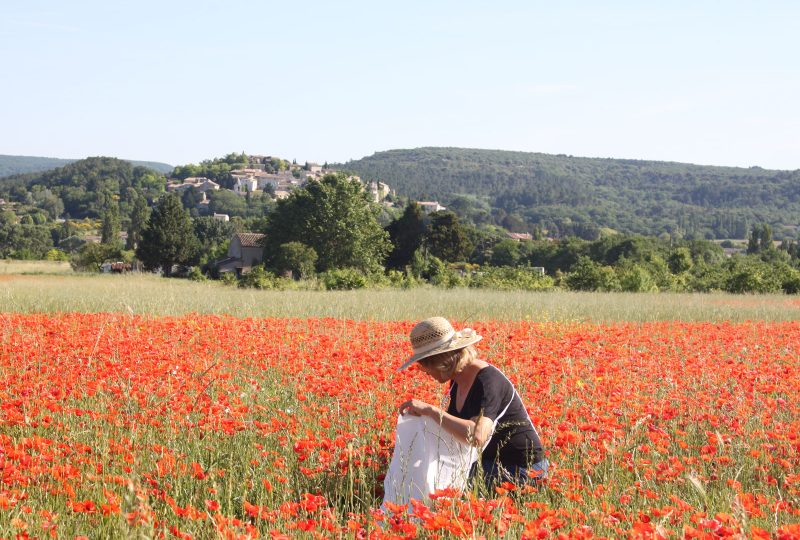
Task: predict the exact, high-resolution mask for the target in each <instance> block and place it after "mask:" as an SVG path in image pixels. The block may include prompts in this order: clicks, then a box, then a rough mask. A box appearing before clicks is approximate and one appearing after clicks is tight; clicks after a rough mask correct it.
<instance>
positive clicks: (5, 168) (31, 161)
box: [0, 155, 172, 178]
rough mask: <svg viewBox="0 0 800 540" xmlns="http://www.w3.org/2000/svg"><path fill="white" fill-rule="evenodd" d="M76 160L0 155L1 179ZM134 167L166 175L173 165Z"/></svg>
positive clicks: (151, 163) (139, 164) (144, 163)
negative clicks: (145, 168)
mask: <svg viewBox="0 0 800 540" xmlns="http://www.w3.org/2000/svg"><path fill="white" fill-rule="evenodd" d="M75 161H78V160H76V159H60V158H48V157H36V156H5V155H0V178H3V177H7V176H14V175H19V174H30V173H38V172H44V171H50V170H53V169H57V168H59V167H63V166H64V165H68V164H70V163H74V162H75ZM130 163H131V164H132V165H133V166H134V167H147V168H148V169H153V170H154V171H158V172H160V173H163V174H166V173H168V172H170V171H172V165H167V164H166V163H158V162H156V161H130Z"/></svg>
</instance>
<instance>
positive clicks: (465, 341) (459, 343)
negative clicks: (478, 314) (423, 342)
mask: <svg viewBox="0 0 800 540" xmlns="http://www.w3.org/2000/svg"><path fill="white" fill-rule="evenodd" d="M482 339H483V336H480V335H478V334H474V335H472V336H469V337H461V338H453V340H452V341H450V342H449V343H447V344H445V345H443V346H441V347H438V348H436V349H432V350H430V351H425V352H424V353H419V354H415V355H414V356H412V357H411V358H409V359H408V360H406V361H405V362H404V363H403V365H402V366H400V367H399V368H397V371H398V372H400V371H403V370H404V369H406V368H407V367H409V366H410V365H411V364H413V363H415V362H419V361H420V360H422V359H423V358H428V357H429V356H434V355H436V354H441V353H445V352H450V351H457V350H458V349H463V348H464V347H469V346H470V345H474V344H476V343H477V342H479V341H480V340H482Z"/></svg>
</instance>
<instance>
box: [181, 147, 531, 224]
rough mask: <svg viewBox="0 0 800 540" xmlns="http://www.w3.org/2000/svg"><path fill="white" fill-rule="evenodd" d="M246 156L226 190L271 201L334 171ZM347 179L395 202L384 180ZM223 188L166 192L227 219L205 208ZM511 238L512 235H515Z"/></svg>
mask: <svg viewBox="0 0 800 540" xmlns="http://www.w3.org/2000/svg"><path fill="white" fill-rule="evenodd" d="M248 158H249V164H248V166H247V167H246V168H240V169H233V170H231V177H232V180H233V185H232V188H231V189H230V190H229V191H232V192H233V193H236V194H237V195H240V196H242V197H246V196H248V195H249V196H258V195H263V194H267V195H268V196H269V197H270V198H272V199H273V200H280V199H285V198H287V197H288V196H289V194H290V193H291V192H292V191H294V190H295V189H297V188H299V187H302V186H304V185H305V184H306V182H308V181H311V180H319V179H321V178H322V177H323V176H324V175H325V174H328V173H335V172H337V171H336V169H332V168H327V167H325V166H323V165H319V164H317V163H306V164H305V165H298V164H297V163H292V164H290V165H289V167H288V168H287V169H285V170H282V171H279V172H273V171H270V170H268V167H269V164H271V163H273V162H274V161H275V159H276V158H274V157H273V156H262V155H251V156H248ZM278 159H279V158H278ZM348 178H349V179H351V180H356V181H358V182H360V183H361V184H362V186H363V188H364V190H365V191H367V192H368V193H369V196H370V199H371V200H372V202H374V203H378V204H382V205H384V206H386V207H389V208H391V207H396V206H397V204H395V202H393V201H390V200H387V199H389V197H390V195H391V196H396V195H397V193H396V192H395V190H394V189H392V188H391V186H389V185H388V184H386V183H385V182H381V181H380V180H372V181H369V182H364V181H362V180H361V178H360V177H358V176H355V175H350V176H348ZM225 189H226V188H224V187H222V186H221V185H220V184H219V183H217V182H214V181H213V180H211V179H209V178H205V177H203V176H196V177H188V178H184V179H180V180H179V179H168V181H167V185H166V191H167V192H168V193H178V194H181V193H183V192H185V191H189V190H192V191H194V192H195V193H197V194H198V196H199V201H198V203H197V209H198V211H199V213H200V215H213V217H214V218H215V219H219V220H222V221H228V220H229V219H230V216H228V215H227V214H214V213H213V212H211V211H210V210H209V208H208V207H209V203H210V200H211V199H210V197H209V192H211V191H218V190H225ZM417 204H419V206H420V208H421V209H422V211H423V212H424V213H425V214H431V213H433V212H442V211H445V210H447V208H446V207H445V206H442V205H441V204H439V202H438V201H418V202H417ZM517 236H519V235H517ZM514 237H515V238H516V236H514ZM522 237H523V238H525V237H527V238H530V235H522Z"/></svg>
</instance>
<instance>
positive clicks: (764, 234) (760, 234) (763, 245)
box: [747, 223, 775, 254]
mask: <svg viewBox="0 0 800 540" xmlns="http://www.w3.org/2000/svg"><path fill="white" fill-rule="evenodd" d="M773 249H775V246H774V245H773V244H772V228H771V227H770V226H769V224H767V223H762V224H760V225H753V229H752V230H751V231H750V237H749V238H748V239H747V253H748V254H753V253H762V252H764V251H771V250H773Z"/></svg>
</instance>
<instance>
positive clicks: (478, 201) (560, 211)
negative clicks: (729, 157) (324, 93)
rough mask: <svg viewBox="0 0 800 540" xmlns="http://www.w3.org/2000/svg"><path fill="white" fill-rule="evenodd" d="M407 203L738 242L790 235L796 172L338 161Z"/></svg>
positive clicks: (530, 227) (561, 158)
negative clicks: (761, 233)
mask: <svg viewBox="0 0 800 540" xmlns="http://www.w3.org/2000/svg"><path fill="white" fill-rule="evenodd" d="M337 167H338V168H341V169H343V170H346V171H350V172H352V173H354V174H357V175H359V176H360V177H362V178H363V179H365V180H381V181H383V182H386V183H388V184H389V185H390V186H391V187H392V188H394V189H396V190H397V192H398V193H401V194H402V195H403V196H407V197H409V198H411V199H415V200H437V201H438V202H440V203H441V204H443V205H444V206H447V207H448V208H449V209H452V210H454V211H456V212H457V213H459V214H460V215H462V216H464V217H465V218H466V219H468V220H470V221H472V222H473V223H475V224H478V225H479V224H483V223H492V224H495V225H500V226H503V227H505V228H507V229H509V230H512V231H515V232H537V231H538V232H544V233H545V234H547V235H548V236H551V237H565V236H578V237H581V238H585V239H588V240H593V239H596V238H599V237H600V236H601V233H602V232H603V229H611V230H614V231H616V232H619V233H623V234H640V235H646V236H662V237H666V236H669V237H671V238H698V239H701V238H704V239H723V238H738V239H743V238H745V237H746V236H747V234H748V233H749V232H750V230H751V228H752V226H753V224H756V223H768V224H770V225H771V227H772V230H773V231H774V236H775V238H776V239H784V238H796V237H797V232H798V225H800V170H795V171H774V170H766V169H762V168H760V167H751V168H735V167H716V166H703V165H690V164H684V163H673V162H657V161H637V160H626V159H600V158H581V157H573V156H566V155H548V154H539V153H527V152H510V151H501V150H478V149H463V148H417V149H408V150H390V151H386V152H377V153H375V154H373V155H372V156H369V157H365V158H362V159H359V160H354V161H349V162H347V163H345V164H341V165H337Z"/></svg>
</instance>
